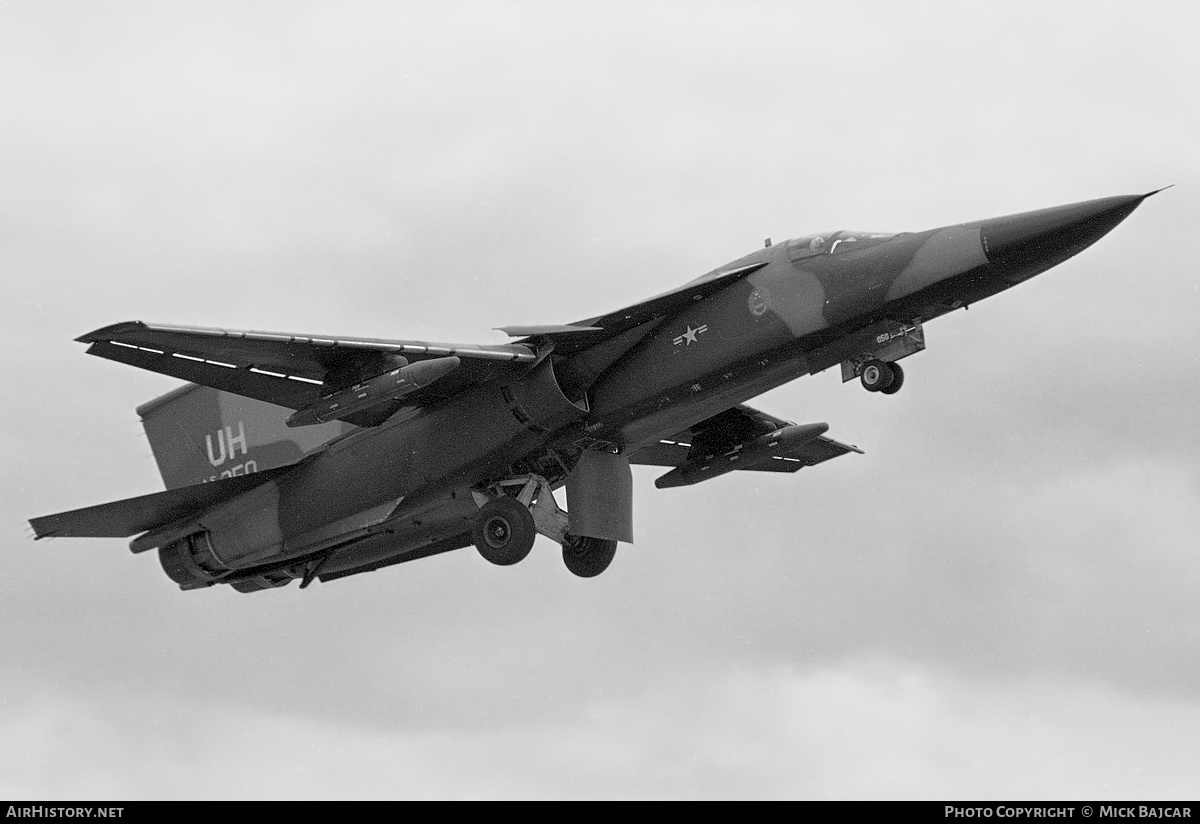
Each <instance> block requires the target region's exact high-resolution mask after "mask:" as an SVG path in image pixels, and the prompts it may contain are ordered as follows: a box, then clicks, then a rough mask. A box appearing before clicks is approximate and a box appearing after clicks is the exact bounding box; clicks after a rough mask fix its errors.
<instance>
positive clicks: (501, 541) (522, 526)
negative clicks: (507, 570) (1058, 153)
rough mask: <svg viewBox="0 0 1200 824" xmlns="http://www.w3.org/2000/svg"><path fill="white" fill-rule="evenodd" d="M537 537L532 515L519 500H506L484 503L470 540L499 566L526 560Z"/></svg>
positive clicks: (482, 553)
mask: <svg viewBox="0 0 1200 824" xmlns="http://www.w3.org/2000/svg"><path fill="white" fill-rule="evenodd" d="M536 537H537V528H536V527H535V526H534V525H533V514H532V513H531V512H530V511H529V510H528V509H527V508H526V507H524V506H522V505H521V503H520V502H519V501H517V500H516V499H514V498H507V497H506V498H494V499H492V500H490V501H488V502H487V503H486V504H484V505H483V507H482V508H481V509H480V510H479V514H478V515H476V516H475V523H474V525H473V526H472V528H471V540H472V541H474V543H475V548H476V549H478V550H479V554H480V555H482V556H483V557H484V560H487V561H490V562H491V563H493V564H496V565H497V566H512V565H513V564H515V563H518V562H520V561H523V560H525V556H526V555H528V554H529V550H531V549H533V539H534V538H536Z"/></svg>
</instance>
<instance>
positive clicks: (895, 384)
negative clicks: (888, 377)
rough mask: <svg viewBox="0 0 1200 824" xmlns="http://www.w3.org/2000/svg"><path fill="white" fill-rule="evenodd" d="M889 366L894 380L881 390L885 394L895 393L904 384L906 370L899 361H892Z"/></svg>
mask: <svg viewBox="0 0 1200 824" xmlns="http://www.w3.org/2000/svg"><path fill="white" fill-rule="evenodd" d="M888 368H889V369H891V370H892V382H891V383H889V384H888V385H887V386H885V387H883V389H880V390H879V391H880V392H882V393H883V394H885V395H895V394H896V393H897V392H899V391H900V387H901V386H904V370H903V369H902V368H901V367H900V364H898V363H890V364H888Z"/></svg>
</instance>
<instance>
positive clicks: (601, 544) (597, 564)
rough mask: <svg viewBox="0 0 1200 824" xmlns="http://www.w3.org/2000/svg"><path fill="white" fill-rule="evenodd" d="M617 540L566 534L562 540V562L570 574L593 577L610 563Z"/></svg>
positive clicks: (615, 551) (615, 550)
mask: <svg viewBox="0 0 1200 824" xmlns="http://www.w3.org/2000/svg"><path fill="white" fill-rule="evenodd" d="M616 554H617V542H616V541H610V540H607V539H605V538H585V537H582V536H576V535H567V536H566V540H564V541H563V563H564V564H566V565H567V569H568V570H570V572H571V574H572V575H578V576H579V577H580V578H595V577H596V576H597V575H599V574H600V573H601V572H603V571H604V570H606V569H608V565H609V564H611V563H612V561H613V557H614V556H615V555H616Z"/></svg>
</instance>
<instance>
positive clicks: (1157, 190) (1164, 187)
mask: <svg viewBox="0 0 1200 824" xmlns="http://www.w3.org/2000/svg"><path fill="white" fill-rule="evenodd" d="M1174 186H1175V184H1174V183H1168V184H1167V185H1166V186H1163V187H1162V188H1161V189H1155V190H1154V191H1153V192H1147V193H1146V194H1144V195H1142V200H1145V199H1146V198H1148V197H1153V196H1154V195H1156V194H1158V193H1159V192H1165V191H1166V190H1167V189H1171V188H1174Z"/></svg>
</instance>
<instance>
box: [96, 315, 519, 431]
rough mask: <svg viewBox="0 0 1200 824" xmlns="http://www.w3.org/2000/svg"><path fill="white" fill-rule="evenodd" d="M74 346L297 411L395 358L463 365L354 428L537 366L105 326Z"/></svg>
mask: <svg viewBox="0 0 1200 824" xmlns="http://www.w3.org/2000/svg"><path fill="white" fill-rule="evenodd" d="M77 340H78V341H80V342H81V343H87V344H91V345H90V346H89V347H88V354H89V355H97V356H99V357H102V358H107V359H108V360H114V361H118V362H120V363H125V364H129V365H130V366H137V367H139V368H141V369H148V370H150V371H151V372H159V373H161V374H164V375H170V376H172V377H175V378H180V379H182V380H185V381H190V382H192V383H198V384H200V385H202V386H209V387H212V388H213V389H219V390H221V391H223V392H231V393H233V394H235V395H242V396H243V397H247V398H254V399H255V400H260V401H266V402H267V403H273V404H277V405H279V406H285V407H287V408H289V409H296V410H300V409H304V408H305V407H308V406H311V405H312V404H313V403H314V402H316V401H317V399H318V398H319V397H320V396H322V395H325V394H328V393H330V392H334V391H337V390H339V389H343V388H346V387H349V386H352V385H354V384H355V383H357V382H358V381H360V380H365V379H367V378H371V377H374V376H375V375H379V374H382V373H384V372H387V371H390V370H391V369H393V368H395V366H396V365H397V363H398V362H399V361H400V360H401V359H402V360H403V361H406V362H410V363H411V362H416V361H422V360H429V359H431V358H445V357H450V356H454V357H457V358H460V359H461V361H462V362H461V365H460V367H459V368H457V369H455V370H454V372H453V373H451V374H449V375H447V376H446V377H445V378H442V379H440V380H438V381H435V382H434V383H433V384H431V385H430V386H429V387H427V388H423V389H420V390H418V391H416V392H413V393H412V394H410V395H408V396H406V397H405V398H404V400H403V402H400V401H395V402H386V401H385V402H382V403H381V404H380V407H381V409H380V410H375V409H369V410H366V411H364V412H361V413H358V414H357V415H351V416H347V417H346V418H344V420H346V421H348V422H349V423H353V424H356V425H358V426H374V425H377V424H379V423H381V422H382V421H383V420H386V419H387V418H388V417H390V416H391V415H392V414H393V413H394V412H396V411H397V410H398V409H399V408H400V407H401V406H418V405H421V404H423V403H425V402H428V401H431V400H439V399H442V398H446V397H450V396H452V395H454V394H456V393H458V392H459V391H461V390H462V389H463V388H465V387H467V386H470V385H472V384H475V383H480V382H483V381H487V380H491V379H492V378H495V377H497V376H499V375H502V374H505V373H507V372H510V371H512V370H513V369H515V368H520V367H521V366H522V365H523V364H529V363H533V362H534V361H536V360H537V354H536V353H535V352H534V351H533V350H532V349H530V348H529V347H527V346H523V345H521V344H520V343H510V344H498V345H474V344H457V343H428V342H423V341H402V340H385V339H383V338H347V337H331V336H320V335H293V334H286V333H275V332H250V331H239V330H236V329H206V328H201V327H190V326H164V325H161V324H148V323H142V322H141V321H128V322H125V323H117V324H113V325H112V326H106V327H104V328H103V329H97V330H96V331H94V332H89V333H87V334H86V335H83V336H81V337H79V338H77ZM400 365H403V364H402V363H401V364H400Z"/></svg>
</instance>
